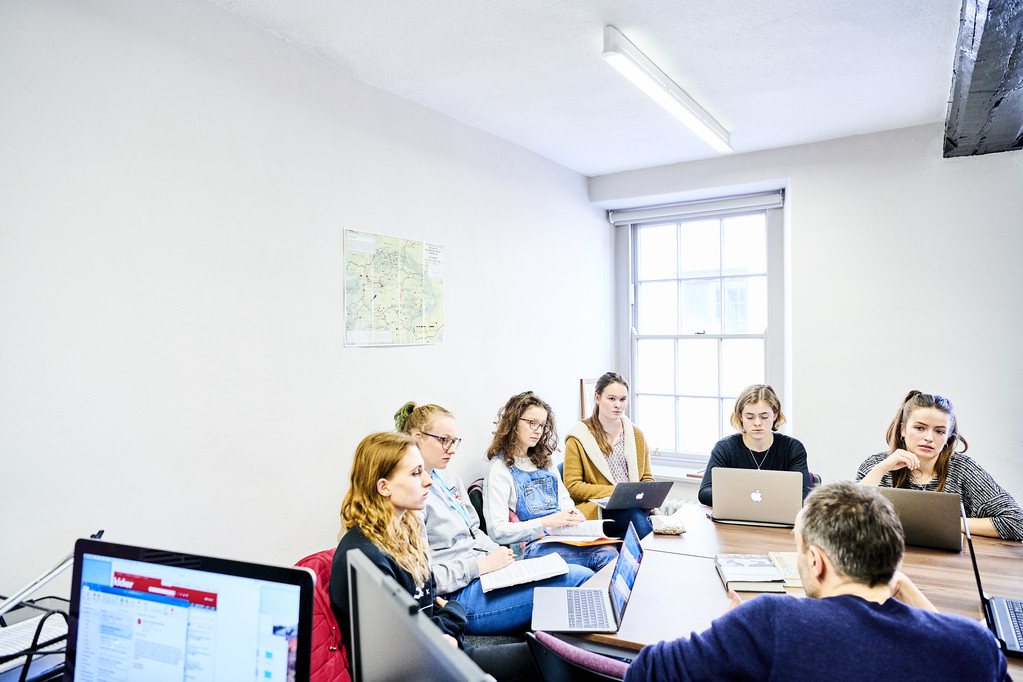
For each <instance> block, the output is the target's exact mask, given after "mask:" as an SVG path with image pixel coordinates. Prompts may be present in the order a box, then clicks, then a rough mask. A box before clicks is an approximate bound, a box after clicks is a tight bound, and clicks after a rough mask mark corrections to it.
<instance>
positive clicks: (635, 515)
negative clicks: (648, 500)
mask: <svg viewBox="0 0 1023 682" xmlns="http://www.w3.org/2000/svg"><path fill="white" fill-rule="evenodd" d="M604 518H605V519H611V520H613V521H615V522H616V523H617V524H618V525H619V526H621V531H622V536H623V537H624V536H625V531H626V530H628V528H629V523H632V525H633V526H635V527H636V533H637V534H638V535H639V539H640V540H642V539H643V538H645V537H646V536H647V535H650V533H652V532H653V530H654V527H653V525H652V524H651V523H650V513H649V512H648V511H647V510H646V509H616V510H615V511H606V512H604Z"/></svg>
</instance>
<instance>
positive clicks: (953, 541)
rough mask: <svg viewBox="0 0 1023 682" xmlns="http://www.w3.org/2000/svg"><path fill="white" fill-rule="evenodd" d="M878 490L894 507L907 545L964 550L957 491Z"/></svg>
mask: <svg viewBox="0 0 1023 682" xmlns="http://www.w3.org/2000/svg"><path fill="white" fill-rule="evenodd" d="M877 492H879V493H881V494H882V495H884V496H885V497H887V498H888V501H889V502H891V503H892V506H893V507H895V513H896V514H898V515H899V521H901V522H902V534H903V535H904V536H905V538H906V544H907V545H913V546H915V547H932V548H934V549H948V550H951V551H953V552H961V551H963V530H962V525H961V523H960V516H959V507H960V506H961V502H960V499H959V495H958V494H957V493H938V492H934V491H931V490H910V489H909V488H882V487H878V489H877Z"/></svg>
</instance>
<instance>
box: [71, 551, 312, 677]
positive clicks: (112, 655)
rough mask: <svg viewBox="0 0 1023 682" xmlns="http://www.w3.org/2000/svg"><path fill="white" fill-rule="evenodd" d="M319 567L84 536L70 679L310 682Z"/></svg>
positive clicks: (74, 589)
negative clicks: (310, 569) (312, 569)
mask: <svg viewBox="0 0 1023 682" xmlns="http://www.w3.org/2000/svg"><path fill="white" fill-rule="evenodd" d="M313 582H314V578H313V576H312V574H311V573H310V572H308V571H306V570H304V569H297V568H285V567H277V566H265V565H262V564H251V563H246V562H241V561H229V560H226V559H215V558H212V557H202V556H196V555H189V554H180V553H175V552H165V551H161V550H152V549H146V548H142V547H131V546H127V545H116V544H113V543H108V542H101V541H95V540H79V541H78V543H77V544H76V545H75V563H74V574H73V576H72V585H71V605H70V611H69V623H68V625H69V627H68V641H67V657H66V667H65V677H64V679H65V680H67V681H69V682H70V681H80V680H87V681H92V680H96V681H99V680H118V681H121V680H124V681H126V682H132V681H134V680H138V681H139V682H185V681H186V680H188V681H189V682H191V681H193V680H194V681H196V682H199V681H205V680H209V681H215V680H263V681H273V680H281V681H284V680H288V681H291V680H296V681H298V682H302V681H305V680H308V679H309V647H310V642H311V636H312V603H313Z"/></svg>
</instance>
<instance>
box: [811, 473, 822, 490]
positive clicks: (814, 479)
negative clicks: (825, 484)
mask: <svg viewBox="0 0 1023 682" xmlns="http://www.w3.org/2000/svg"><path fill="white" fill-rule="evenodd" d="M820 484H821V475H820V474H814V473H811V474H810V487H811V488H816V487H817V486H819V485H820Z"/></svg>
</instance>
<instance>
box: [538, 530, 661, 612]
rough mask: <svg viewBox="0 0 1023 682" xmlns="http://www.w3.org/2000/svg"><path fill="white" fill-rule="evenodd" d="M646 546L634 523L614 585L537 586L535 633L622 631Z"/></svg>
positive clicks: (617, 565) (620, 552) (620, 553)
mask: <svg viewBox="0 0 1023 682" xmlns="http://www.w3.org/2000/svg"><path fill="white" fill-rule="evenodd" d="M642 561H643V547H642V545H640V544H639V533H637V532H636V528H635V527H634V526H633V525H632V524H631V523H630V524H629V528H628V530H626V531H625V539H624V541H623V542H622V544H621V547H620V548H619V549H618V559H617V560H616V561H615V568H614V572H613V573H612V574H611V582H610V584H609V585H608V586H607V587H606V588H599V587H537V588H535V589H534V590H533V622H532V629H533V630H547V631H550V632H618V628H619V627H621V624H622V618H623V617H624V615H625V607H626V606H628V603H629V597H630V596H632V588H633V586H634V585H635V584H636V576H637V575H638V574H639V566H640V564H641V563H642Z"/></svg>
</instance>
